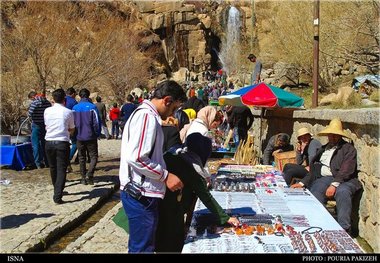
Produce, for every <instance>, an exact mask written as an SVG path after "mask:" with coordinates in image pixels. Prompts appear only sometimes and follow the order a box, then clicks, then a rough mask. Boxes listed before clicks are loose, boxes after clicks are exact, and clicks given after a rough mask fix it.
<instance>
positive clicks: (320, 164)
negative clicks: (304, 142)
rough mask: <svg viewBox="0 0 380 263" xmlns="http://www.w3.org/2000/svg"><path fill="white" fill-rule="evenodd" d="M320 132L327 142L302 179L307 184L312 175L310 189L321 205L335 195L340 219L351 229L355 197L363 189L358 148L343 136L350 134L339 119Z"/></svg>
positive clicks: (347, 228) (343, 225) (340, 221)
mask: <svg viewBox="0 0 380 263" xmlns="http://www.w3.org/2000/svg"><path fill="white" fill-rule="evenodd" d="M318 135H319V136H327V137H328V143H327V144H326V145H323V146H322V148H321V149H319V150H318V152H317V154H316V156H315V157H314V159H313V160H312V163H311V165H310V169H311V172H310V175H309V176H306V177H305V178H304V179H303V183H304V184H305V185H307V184H308V183H307V181H308V180H310V178H312V180H313V182H312V183H311V185H310V191H311V193H312V194H313V195H314V196H315V197H316V198H317V199H318V201H319V202H321V203H322V204H325V203H326V202H327V200H328V199H331V198H335V200H336V207H337V215H338V217H337V221H338V223H339V224H340V226H341V227H342V228H343V229H344V230H346V231H348V232H349V231H350V230H351V211H352V198H353V196H354V194H355V193H356V192H357V191H358V190H360V189H361V188H362V185H361V183H360V181H359V180H358V171H357V153H356V149H355V147H354V146H353V145H352V144H351V143H348V142H346V141H345V140H343V137H346V138H349V136H348V135H347V134H346V132H344V131H343V128H342V122H341V121H340V120H339V119H333V120H331V122H330V124H329V125H328V126H327V128H326V129H324V130H322V131H321V132H320V133H319V134H318ZM305 179H306V180H305Z"/></svg>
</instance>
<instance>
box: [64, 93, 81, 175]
mask: <svg viewBox="0 0 380 263" xmlns="http://www.w3.org/2000/svg"><path fill="white" fill-rule="evenodd" d="M76 96H77V91H76V90H75V89H74V88H73V87H70V88H68V89H67V90H66V97H65V101H66V102H65V107H66V108H68V109H69V110H72V109H73V107H74V106H75V105H77V104H78V102H77V100H76V99H75V97H76ZM70 141H71V147H70V156H69V164H68V165H67V172H68V173H71V172H72V171H73V168H72V167H71V160H72V159H73V158H74V155H75V153H76V152H77V133H76V131H74V133H73V134H72V135H70Z"/></svg>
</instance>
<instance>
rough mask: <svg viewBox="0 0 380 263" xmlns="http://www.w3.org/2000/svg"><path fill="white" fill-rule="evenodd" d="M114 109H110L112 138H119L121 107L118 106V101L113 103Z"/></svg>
mask: <svg viewBox="0 0 380 263" xmlns="http://www.w3.org/2000/svg"><path fill="white" fill-rule="evenodd" d="M112 106H113V107H112V109H111V110H110V115H109V117H110V120H111V121H112V139H117V138H119V116H120V109H119V108H118V107H117V103H116V102H115V103H114V104H113V105H112Z"/></svg>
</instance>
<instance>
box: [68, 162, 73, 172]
mask: <svg viewBox="0 0 380 263" xmlns="http://www.w3.org/2000/svg"><path fill="white" fill-rule="evenodd" d="M66 172H67V173H72V172H73V168H72V167H71V164H69V165H68V166H67V170H66Z"/></svg>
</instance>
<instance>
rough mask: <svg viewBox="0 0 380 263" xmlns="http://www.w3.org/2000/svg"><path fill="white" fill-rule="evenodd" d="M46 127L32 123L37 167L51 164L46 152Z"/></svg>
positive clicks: (33, 146)
mask: <svg viewBox="0 0 380 263" xmlns="http://www.w3.org/2000/svg"><path fill="white" fill-rule="evenodd" d="M45 134H46V130H45V127H43V126H39V125H36V124H34V123H32V138H31V139H32V148H33V157H34V163H35V164H36V166H37V167H41V166H42V165H43V164H45V165H46V166H47V165H49V163H48V160H47V158H46V154H45Z"/></svg>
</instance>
